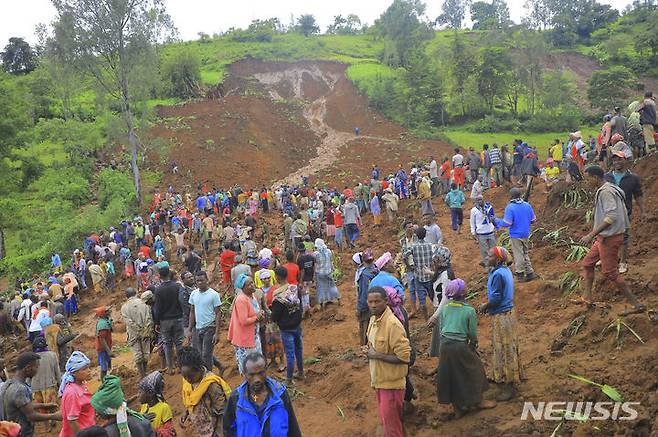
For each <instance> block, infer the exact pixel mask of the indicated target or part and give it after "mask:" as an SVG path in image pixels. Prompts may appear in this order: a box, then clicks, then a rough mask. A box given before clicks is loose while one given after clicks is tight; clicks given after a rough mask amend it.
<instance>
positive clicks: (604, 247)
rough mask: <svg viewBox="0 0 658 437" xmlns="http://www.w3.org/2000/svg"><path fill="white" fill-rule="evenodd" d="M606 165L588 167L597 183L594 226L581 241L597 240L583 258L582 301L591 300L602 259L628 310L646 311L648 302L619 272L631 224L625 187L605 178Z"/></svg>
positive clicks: (590, 178)
mask: <svg viewBox="0 0 658 437" xmlns="http://www.w3.org/2000/svg"><path fill="white" fill-rule="evenodd" d="M603 176H604V173H603V169H602V168H601V167H599V166H596V165H593V166H590V167H587V168H586V169H585V177H586V180H587V182H588V183H589V184H590V186H592V187H596V188H597V190H596V195H595V196H594V225H593V226H594V228H593V229H592V231H591V232H590V233H589V234H587V235H585V236H584V237H583V238H582V239H581V240H580V241H581V243H582V244H584V245H588V244H590V243H592V241H594V244H592V247H591V248H590V250H589V253H588V254H587V256H585V258H584V259H583V261H582V263H583V264H582V265H583V270H584V276H585V284H584V287H583V299H582V301H583V302H585V303H587V304H591V302H592V287H593V286H594V267H595V266H596V263H597V262H598V261H599V260H600V261H601V272H603V275H604V276H605V278H606V280H608V281H609V282H611V283H613V284H614V285H615V286H616V287H617V290H619V291H621V292H622V293H623V294H624V296H625V297H626V300H628V302H629V303H630V304H631V305H632V309H630V310H627V311H624V314H632V313H637V312H642V311H644V309H645V306H644V305H642V304H640V303H639V302H638V301H637V299H636V297H635V295H634V294H633V293H632V292H631V290H630V289H629V288H628V284H626V282H625V281H624V277H623V276H621V275H620V274H619V258H618V254H619V248H620V247H621V246H622V245H623V244H624V233H625V232H626V230H627V229H628V228H629V227H630V220H629V219H628V212H627V211H626V205H625V195H624V191H623V190H622V189H621V188H619V187H618V186H616V185H615V184H612V183H610V182H607V181H606V180H605V179H604V177H603Z"/></svg>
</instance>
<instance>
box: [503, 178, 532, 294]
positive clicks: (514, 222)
mask: <svg viewBox="0 0 658 437" xmlns="http://www.w3.org/2000/svg"><path fill="white" fill-rule="evenodd" d="M510 198H511V199H510V203H509V205H507V207H506V208H505V216H504V217H503V218H502V220H501V219H498V218H497V219H495V224H496V227H497V228H501V227H502V228H509V237H510V243H511V245H512V256H513V257H514V269H515V270H516V277H517V279H518V280H519V281H521V282H530V281H532V280H533V279H536V278H537V276H535V272H534V270H533V269H532V264H531V263H530V256H529V254H528V250H529V241H528V240H529V238H530V226H531V225H532V223H534V222H535V221H536V220H537V218H536V217H535V212H534V211H533V210H532V206H531V205H530V204H529V203H528V202H526V201H524V200H523V199H521V190H519V189H518V188H512V189H511V190H510Z"/></svg>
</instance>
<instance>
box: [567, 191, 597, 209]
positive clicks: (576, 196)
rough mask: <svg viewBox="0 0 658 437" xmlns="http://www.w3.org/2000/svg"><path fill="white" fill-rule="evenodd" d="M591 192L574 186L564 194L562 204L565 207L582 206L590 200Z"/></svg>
mask: <svg viewBox="0 0 658 437" xmlns="http://www.w3.org/2000/svg"><path fill="white" fill-rule="evenodd" d="M590 197H591V195H590V192H589V191H587V190H585V189H584V188H580V187H578V186H574V187H572V188H570V189H569V190H567V191H565V192H564V193H563V194H562V206H564V207H565V208H581V207H583V206H584V205H585V204H587V203H589V201H590Z"/></svg>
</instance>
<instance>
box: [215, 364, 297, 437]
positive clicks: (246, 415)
mask: <svg viewBox="0 0 658 437" xmlns="http://www.w3.org/2000/svg"><path fill="white" fill-rule="evenodd" d="M243 368H244V369H245V372H244V377H245V382H243V383H242V384H240V386H238V388H237V389H236V390H234V391H233V392H231V395H230V396H229V398H228V401H227V402H226V408H225V410H224V437H251V436H260V437H301V435H302V432H301V430H300V429H299V424H298V423H297V418H296V417H295V411H294V410H293V408H292V402H291V401H290V397H289V396H288V393H287V392H286V386H285V385H283V384H282V383H280V382H278V381H276V380H274V379H272V378H269V377H268V376H267V374H266V369H267V363H266V361H265V357H264V356H263V354H261V353H259V352H252V353H250V354H249V355H247V356H246V357H245V359H244V366H243Z"/></svg>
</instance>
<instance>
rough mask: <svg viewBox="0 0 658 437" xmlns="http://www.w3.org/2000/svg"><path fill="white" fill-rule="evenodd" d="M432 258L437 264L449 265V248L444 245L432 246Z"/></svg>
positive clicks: (450, 258) (450, 256) (450, 257)
mask: <svg viewBox="0 0 658 437" xmlns="http://www.w3.org/2000/svg"><path fill="white" fill-rule="evenodd" d="M432 260H438V261H439V265H440V266H442V267H447V266H449V265H450V261H451V260H452V254H451V253H450V249H448V248H447V247H446V246H434V249H433V250H432Z"/></svg>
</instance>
